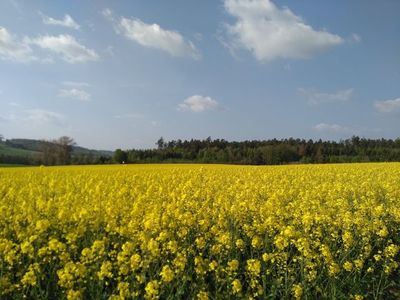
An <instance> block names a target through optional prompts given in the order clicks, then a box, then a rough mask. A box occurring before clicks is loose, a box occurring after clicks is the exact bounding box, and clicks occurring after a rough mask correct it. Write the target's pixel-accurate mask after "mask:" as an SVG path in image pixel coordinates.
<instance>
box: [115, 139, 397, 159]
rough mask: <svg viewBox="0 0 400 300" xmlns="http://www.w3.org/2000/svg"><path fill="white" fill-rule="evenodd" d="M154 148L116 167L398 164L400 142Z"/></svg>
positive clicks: (121, 155)
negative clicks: (394, 162) (169, 164)
mask: <svg viewBox="0 0 400 300" xmlns="http://www.w3.org/2000/svg"><path fill="white" fill-rule="evenodd" d="M156 146H157V147H156V148H154V149H146V150H138V149H131V150H125V151H124V150H121V149H117V150H116V151H115V153H114V161H115V162H117V163H160V162H165V163H167V162H170V163H173V162H195V163H226V164H246V165H247V164H249V165H277V164H288V163H345V162H385V161H400V138H397V139H396V140H392V139H366V138H360V137H357V136H353V137H352V138H350V139H346V140H342V141H338V142H336V141H322V140H317V141H313V140H304V139H294V138H289V139H281V140H278V139H272V140H264V141H258V140H253V141H241V142H229V141H226V140H224V139H215V140H213V139H211V138H207V139H205V140H196V139H191V140H184V141H182V140H172V141H164V139H163V138H160V139H159V140H158V141H157V143H156Z"/></svg>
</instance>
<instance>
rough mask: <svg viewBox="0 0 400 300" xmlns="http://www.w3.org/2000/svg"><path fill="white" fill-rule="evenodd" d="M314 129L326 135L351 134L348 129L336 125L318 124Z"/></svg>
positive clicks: (350, 130)
mask: <svg viewBox="0 0 400 300" xmlns="http://www.w3.org/2000/svg"><path fill="white" fill-rule="evenodd" d="M314 129H315V130H316V131H319V132H328V133H335V134H338V133H352V132H353V130H352V129H350V128H348V127H344V126H341V125H338V124H327V123H319V124H317V125H315V126H314Z"/></svg>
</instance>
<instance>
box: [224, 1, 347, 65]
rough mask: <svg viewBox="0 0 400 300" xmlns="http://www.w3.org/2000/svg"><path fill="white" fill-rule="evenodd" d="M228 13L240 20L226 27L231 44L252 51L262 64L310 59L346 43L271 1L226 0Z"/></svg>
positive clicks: (225, 5)
mask: <svg viewBox="0 0 400 300" xmlns="http://www.w3.org/2000/svg"><path fill="white" fill-rule="evenodd" d="M224 7H225V10H226V11H227V12H228V13H229V14H230V15H232V16H234V17H236V18H237V21H236V23H234V24H232V25H230V24H227V25H226V31H227V35H228V37H229V38H230V44H231V45H232V47H234V48H243V49H247V50H249V51H250V52H251V53H252V54H253V55H254V57H255V58H256V59H257V60H259V61H263V62H266V61H271V60H274V59H277V58H309V57H311V56H313V55H314V54H316V53H318V52H321V51H324V50H327V49H329V48H331V47H334V46H337V45H340V44H342V43H343V42H344V40H343V39H342V38H341V37H340V36H338V35H336V34H332V33H329V32H327V31H325V30H316V29H314V28H312V27H311V26H310V25H308V24H306V23H305V21H304V20H303V19H302V18H301V17H300V16H297V15H295V14H294V13H293V12H292V11H291V10H290V9H289V8H279V7H277V6H276V5H275V4H274V3H273V2H272V1H270V0H225V1H224Z"/></svg>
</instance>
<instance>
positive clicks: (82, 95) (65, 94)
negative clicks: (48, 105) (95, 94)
mask: <svg viewBox="0 0 400 300" xmlns="http://www.w3.org/2000/svg"><path fill="white" fill-rule="evenodd" d="M58 97H62V98H72V99H78V100H81V101H90V98H91V95H90V94H89V93H88V92H86V91H84V90H80V89H76V88H72V89H68V90H67V89H61V90H59V91H58Z"/></svg>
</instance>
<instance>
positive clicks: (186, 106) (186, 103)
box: [178, 95, 221, 113]
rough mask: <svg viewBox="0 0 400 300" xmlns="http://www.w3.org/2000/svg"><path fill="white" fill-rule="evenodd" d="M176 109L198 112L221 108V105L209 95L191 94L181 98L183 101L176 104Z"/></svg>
mask: <svg viewBox="0 0 400 300" xmlns="http://www.w3.org/2000/svg"><path fill="white" fill-rule="evenodd" d="M178 109H179V110H182V111H192V112H196V113H199V112H204V111H207V110H217V109H221V106H220V104H219V103H218V102H217V101H216V100H214V99H212V98H211V97H206V96H201V95H193V96H190V97H188V98H186V99H185V100H183V102H182V103H180V104H179V105H178Z"/></svg>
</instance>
